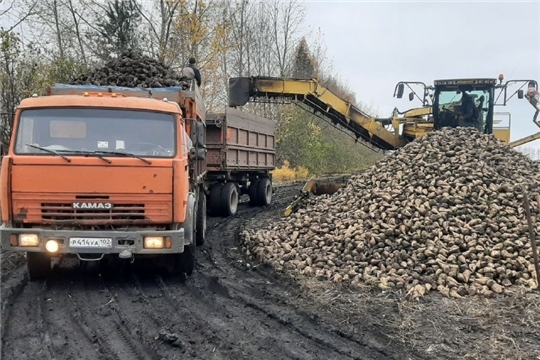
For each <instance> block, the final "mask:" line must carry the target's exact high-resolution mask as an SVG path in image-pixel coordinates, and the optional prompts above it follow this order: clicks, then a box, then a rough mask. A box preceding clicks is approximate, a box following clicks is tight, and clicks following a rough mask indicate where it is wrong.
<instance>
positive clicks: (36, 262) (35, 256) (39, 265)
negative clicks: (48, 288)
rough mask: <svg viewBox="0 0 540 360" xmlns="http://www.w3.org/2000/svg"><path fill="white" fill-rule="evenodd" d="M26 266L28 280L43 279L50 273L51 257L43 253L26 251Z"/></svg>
mask: <svg viewBox="0 0 540 360" xmlns="http://www.w3.org/2000/svg"><path fill="white" fill-rule="evenodd" d="M26 268H27V270H28V277H29V280H30V281H37V280H43V279H45V278H46V277H47V276H49V274H50V273H51V258H50V257H48V256H47V254H44V253H39V252H27V253H26Z"/></svg>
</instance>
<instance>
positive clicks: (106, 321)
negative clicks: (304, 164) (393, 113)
mask: <svg viewBox="0 0 540 360" xmlns="http://www.w3.org/2000/svg"><path fill="white" fill-rule="evenodd" d="M298 188H299V187H298V186H285V187H279V188H277V190H276V194H275V202H274V204H273V205H272V206H271V207H270V208H269V209H259V208H250V207H248V206H243V207H242V209H241V210H240V211H239V213H238V214H237V216H236V217H234V218H232V219H227V220H225V219H220V218H212V219H209V224H208V227H209V229H208V240H207V244H205V245H204V246H203V247H202V248H199V249H198V254H197V255H198V259H197V261H198V264H197V269H196V271H195V272H194V274H193V275H192V276H191V277H190V278H189V279H187V281H184V280H181V279H173V278H171V277H169V276H167V275H166V274H162V273H160V272H159V271H149V270H148V269H147V268H145V267H144V266H140V265H138V264H137V262H136V263H134V264H129V263H126V264H113V265H112V266H98V265H95V264H90V266H84V267H78V266H77V264H69V263H63V264H60V266H59V267H56V268H55V270H54V272H53V275H52V276H51V277H50V278H49V279H47V280H46V281H44V282H36V283H30V282H27V281H26V275H25V269H24V263H23V262H22V261H21V260H20V259H18V258H17V257H14V256H8V255H6V254H4V257H3V259H2V260H3V264H2V269H3V271H2V349H1V354H2V359H6V360H8V359H18V360H19V359H20V360H24V359H56V360H61V359H152V360H153V359H156V360H158V359H186V358H191V359H235V360H236V359H260V360H264V359H272V360H275V359H394V358H395V359H407V358H415V359H416V358H419V357H418V356H412V355H410V356H409V355H407V353H408V352H407V350H406V349H404V348H402V347H400V346H399V345H397V344H396V343H395V342H392V341H391V340H390V339H389V338H388V337H387V336H386V335H385V329H384V328H382V327H381V326H378V325H377V323H376V321H373V320H374V319H375V318H376V317H377V316H378V314H366V315H365V317H366V321H365V322H364V323H363V324H364V325H363V326H362V328H360V329H359V328H355V329H356V330H354V331H348V330H347V331H345V330H344V329H343V327H342V326H340V322H342V320H341V319H340V318H339V317H334V316H333V315H332V314H331V313H326V312H321V311H318V310H317V309H316V308H315V306H312V303H313V301H312V299H309V298H308V295H306V294H303V293H302V292H301V291H300V290H297V289H298V288H297V287H295V286H294V284H291V283H289V282H288V281H286V280H283V279H279V278H278V277H277V276H276V275H274V274H273V273H272V272H271V271H270V270H269V269H265V268H261V267H257V266H254V265H253V264H251V263H250V262H249V261H246V260H245V258H244V257H243V256H242V255H241V254H240V252H239V250H238V248H237V246H238V243H237V238H238V232H239V231H240V229H241V227H242V226H243V225H244V224H245V223H246V222H247V221H251V222H253V221H256V220H257V219H258V218H265V219H267V218H268V216H277V215H278V214H279V213H280V212H281V211H282V210H283V209H284V207H285V206H286V204H288V203H289V201H290V200H291V199H292V197H293V196H294V195H295V194H296V193H297V191H298Z"/></svg>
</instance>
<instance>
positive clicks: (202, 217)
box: [195, 189, 206, 246]
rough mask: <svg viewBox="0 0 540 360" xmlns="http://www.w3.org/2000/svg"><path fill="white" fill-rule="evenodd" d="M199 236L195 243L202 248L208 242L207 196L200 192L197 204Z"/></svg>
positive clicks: (197, 235)
mask: <svg viewBox="0 0 540 360" xmlns="http://www.w3.org/2000/svg"><path fill="white" fill-rule="evenodd" d="M196 229H197V234H196V237H195V242H196V243H197V246H202V245H204V243H205V242H206V194H205V193H204V191H203V190H202V189H201V190H199V201H198V202H197V224H196Z"/></svg>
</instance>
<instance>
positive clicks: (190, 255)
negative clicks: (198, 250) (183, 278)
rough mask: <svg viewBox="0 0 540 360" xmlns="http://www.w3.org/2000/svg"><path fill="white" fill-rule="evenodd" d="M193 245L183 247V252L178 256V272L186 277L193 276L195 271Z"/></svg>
mask: <svg viewBox="0 0 540 360" xmlns="http://www.w3.org/2000/svg"><path fill="white" fill-rule="evenodd" d="M195 246H196V245H195V244H189V245H186V246H184V252H183V253H181V254H180V270H181V271H180V272H181V273H185V274H186V275H188V276H189V275H191V274H193V270H194V269H195Z"/></svg>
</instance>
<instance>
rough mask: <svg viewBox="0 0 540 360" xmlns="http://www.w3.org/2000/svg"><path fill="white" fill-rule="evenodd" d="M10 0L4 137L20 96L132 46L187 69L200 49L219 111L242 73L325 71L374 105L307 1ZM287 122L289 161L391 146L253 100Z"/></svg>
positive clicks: (3, 70)
mask: <svg viewBox="0 0 540 360" xmlns="http://www.w3.org/2000/svg"><path fill="white" fill-rule="evenodd" d="M16 3H17V4H16V5H15V0H12V1H11V2H8V1H6V0H0V21H1V23H2V25H3V27H2V28H1V29H0V45H1V48H0V97H1V98H0V105H1V109H2V133H1V134H0V135H1V140H2V142H3V143H4V144H5V143H6V142H7V141H8V139H9V133H10V129H11V125H12V123H11V122H12V119H13V113H14V110H15V108H16V106H17V104H18V103H19V102H20V101H21V100H22V99H23V98H25V97H28V96H30V95H32V94H34V93H37V94H41V93H42V92H43V91H44V89H45V88H46V87H47V86H50V85H52V84H54V83H57V82H68V81H70V80H71V79H73V78H75V77H76V76H78V75H80V74H82V73H86V72H89V71H90V70H91V69H93V68H96V67H99V66H101V65H103V64H104V63H105V62H106V61H108V60H111V59H113V58H115V57H118V56H119V55H120V54H121V53H123V52H125V51H126V50H129V49H131V50H135V51H138V52H140V53H142V54H145V55H149V56H151V57H153V58H156V59H159V60H160V61H161V62H163V63H164V64H165V65H168V66H171V67H172V68H173V69H176V70H178V71H179V70H180V69H181V68H182V67H183V66H184V65H185V64H186V63H187V60H188V58H189V57H192V56H193V57H195V58H196V59H197V63H198V66H199V68H200V69H201V72H202V75H203V83H202V87H201V90H202V93H203V95H204V98H205V101H206V107H207V109H209V111H221V110H223V108H224V107H225V106H226V104H227V87H228V79H229V78H230V77H234V76H277V77H296V78H306V79H309V78H316V79H318V80H319V81H320V82H321V83H322V84H323V85H324V86H326V87H327V88H329V89H331V90H332V91H334V92H335V93H337V94H338V95H340V96H342V97H344V98H345V99H347V100H349V101H350V102H352V103H353V104H355V105H357V106H358V107H360V108H362V109H363V110H365V111H367V112H368V113H369V112H371V113H372V115H375V114H373V110H374V109H366V108H365V106H363V104H361V103H359V102H358V101H357V99H356V98H355V94H354V92H352V91H351V90H350V88H349V87H348V86H347V84H346V82H345V81H343V80H342V79H340V78H339V77H338V76H336V75H334V74H335V71H334V69H333V68H332V64H331V61H330V60H329V58H328V54H327V53H326V48H325V46H324V36H323V35H322V33H321V32H320V31H312V30H309V29H308V27H309V25H311V24H306V23H305V20H304V19H305V14H306V8H305V5H304V4H302V3H300V2H298V1H297V0H288V1H285V0H265V1H256V0H231V1H224V0H150V1H143V0H108V1H107V0H50V1H40V0H18V1H16ZM245 108H247V109H246V110H247V111H252V112H256V113H259V114H261V115H264V116H266V117H270V118H272V119H274V120H275V121H277V124H278V131H277V133H276V144H277V151H278V159H279V162H280V164H281V163H283V161H285V160H287V161H288V162H289V163H290V164H291V165H292V166H304V167H307V168H308V169H309V170H310V171H311V172H315V173H322V172H341V171H348V170H351V169H357V168H362V167H365V166H366V165H370V164H371V163H373V162H374V161H375V160H376V159H378V158H379V157H380V156H381V155H380V154H377V153H375V152H373V151H371V150H369V149H367V148H365V147H362V146H361V145H358V144H356V143H355V141H354V139H352V138H351V136H350V134H348V133H344V132H342V131H340V130H338V129H336V128H334V127H333V126H331V125H329V124H328V123H326V122H325V121H323V120H321V119H319V118H317V117H315V116H314V115H313V114H310V113H309V112H307V111H305V110H303V109H301V108H300V107H298V106H296V105H291V104H288V105H287V104H281V105H270V104H248V105H246V106H245Z"/></svg>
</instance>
